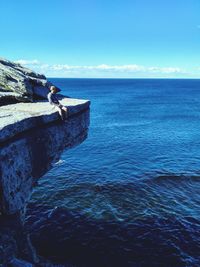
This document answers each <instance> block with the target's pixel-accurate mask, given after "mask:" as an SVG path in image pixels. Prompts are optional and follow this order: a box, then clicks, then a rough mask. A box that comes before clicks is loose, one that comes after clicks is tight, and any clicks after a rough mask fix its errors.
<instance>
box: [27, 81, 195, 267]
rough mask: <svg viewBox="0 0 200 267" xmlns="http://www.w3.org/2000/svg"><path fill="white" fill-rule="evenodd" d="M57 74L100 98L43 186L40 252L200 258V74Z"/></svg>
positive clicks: (84, 262)
mask: <svg viewBox="0 0 200 267" xmlns="http://www.w3.org/2000/svg"><path fill="white" fill-rule="evenodd" d="M51 80H52V82H53V83H55V84H56V85H57V86H58V87H60V88H61V89H62V90H63V93H65V94H66V95H69V96H71V97H73V98H83V99H90V100H91V124H90V129H89V136H88V139H87V140H86V141H85V142H84V143H82V144H81V145H80V146H78V147H76V148H74V149H72V150H68V151H65V152H64V153H63V155H62V158H61V160H60V161H59V162H58V163H57V164H55V166H54V168H53V169H52V170H51V171H50V172H48V173H47V174H46V175H45V176H44V177H43V178H42V179H41V180H40V181H39V185H38V186H37V187H36V188H35V190H34V193H33V196H32V199H31V202H30V205H29V207H28V212H27V227H28V229H29V230H30V232H31V239H32V241H33V244H34V246H35V247H36V249H37V252H38V253H39V254H40V255H42V256H45V257H47V258H48V259H50V260H51V261H53V262H56V263H58V264H59V263H60V264H63V266H64V265H65V263H66V262H69V263H71V264H73V265H74V266H78V267H82V266H85V267H126V266H127V267H128V266H131V267H132V266H133V267H134V266H136V267H140V266H141V267H143V266H148V267H151V266H152V267H154V266H166V267H175V266H178V267H179V266H180V267H183V266H188V267H189V266H200V80H186V79H182V80H181V79H179V80H176V79H174V80H173V79H171V80H170V79H51ZM66 266H67V265H66Z"/></svg>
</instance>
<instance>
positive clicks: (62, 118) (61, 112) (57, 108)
mask: <svg viewBox="0 0 200 267" xmlns="http://www.w3.org/2000/svg"><path fill="white" fill-rule="evenodd" d="M55 109H56V110H57V111H58V113H59V115H60V117H61V120H62V121H64V120H65V116H64V114H63V110H62V108H61V107H58V106H55Z"/></svg>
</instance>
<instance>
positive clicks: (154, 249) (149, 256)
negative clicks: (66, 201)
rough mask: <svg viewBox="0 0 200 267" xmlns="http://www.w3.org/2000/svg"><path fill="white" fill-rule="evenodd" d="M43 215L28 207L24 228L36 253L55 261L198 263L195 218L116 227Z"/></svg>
mask: <svg viewBox="0 0 200 267" xmlns="http://www.w3.org/2000/svg"><path fill="white" fill-rule="evenodd" d="M48 210H49V207H44V206H37V205H34V204H31V205H30V207H29V212H28V215H29V217H28V220H27V226H28V228H29V230H30V232H31V239H32V242H33V244H34V246H35V247H36V248H37V251H38V253H39V254H40V255H42V256H45V257H47V258H49V259H51V260H52V261H54V262H57V263H61V264H63V263H64V262H71V263H73V264H77V266H81V267H82V266H85V267H86V266H87V267H94V266H95V267H102V266H104V267H111V266H115V267H125V266H127V267H128V266H148V267H149V266H163V267H164V266H166V267H169V266H173V267H175V266H177V267H183V266H199V264H200V256H199V249H200V246H199V242H198V240H199V238H200V233H199V226H200V221H198V220H195V219H194V218H190V217H187V218H184V219H183V218H182V220H179V218H175V217H169V218H167V219H166V218H165V219H164V218H157V217H153V216H151V217H149V218H144V219H138V220H136V221H134V222H126V223H124V222H123V223H120V222H116V221H108V222H105V221H103V220H94V219H91V218H88V217H86V216H84V215H81V214H77V213H74V212H68V211H67V210H66V209H64V208H55V209H54V210H51V211H48ZM30 215H31V216H30ZM39 217H40V220H38V219H39Z"/></svg>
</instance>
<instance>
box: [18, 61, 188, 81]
mask: <svg viewBox="0 0 200 267" xmlns="http://www.w3.org/2000/svg"><path fill="white" fill-rule="evenodd" d="M16 62H17V63H19V64H21V65H25V66H27V67H30V68H33V69H34V70H35V71H38V72H41V73H44V74H45V75H47V76H49V77H50V76H51V77H57V76H58V77H70V75H71V76H73V77H109V76H110V77H126V76H127V77H132V76H133V77H137V75H138V77H140V76H142V77H145V76H146V77H159V76H162V75H163V76H166V77H167V75H168V76H170V75H171V76H175V75H179V76H180V75H181V74H182V75H185V74H187V71H185V70H183V69H181V68H179V67H170V66H169V67H157V66H142V65H137V64H129V65H109V64H100V65H68V64H52V65H50V64H45V63H41V62H40V61H39V60H37V59H34V60H23V59H20V60H17V61H16ZM131 75H132V76H131Z"/></svg>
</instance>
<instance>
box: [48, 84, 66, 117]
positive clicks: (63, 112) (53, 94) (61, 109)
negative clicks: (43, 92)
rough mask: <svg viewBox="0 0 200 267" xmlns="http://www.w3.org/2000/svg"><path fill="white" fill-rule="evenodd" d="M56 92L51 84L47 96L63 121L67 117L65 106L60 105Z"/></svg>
mask: <svg viewBox="0 0 200 267" xmlns="http://www.w3.org/2000/svg"><path fill="white" fill-rule="evenodd" d="M56 93H57V89H56V87H55V86H51V87H50V92H49V93H48V95H47V98H48V101H49V103H50V104H51V105H53V106H54V108H55V109H56V110H58V112H59V115H60V117H61V120H62V121H64V120H65V119H66V118H67V108H66V107H65V106H63V105H61V103H60V102H59V100H58V98H57V97H56Z"/></svg>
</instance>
